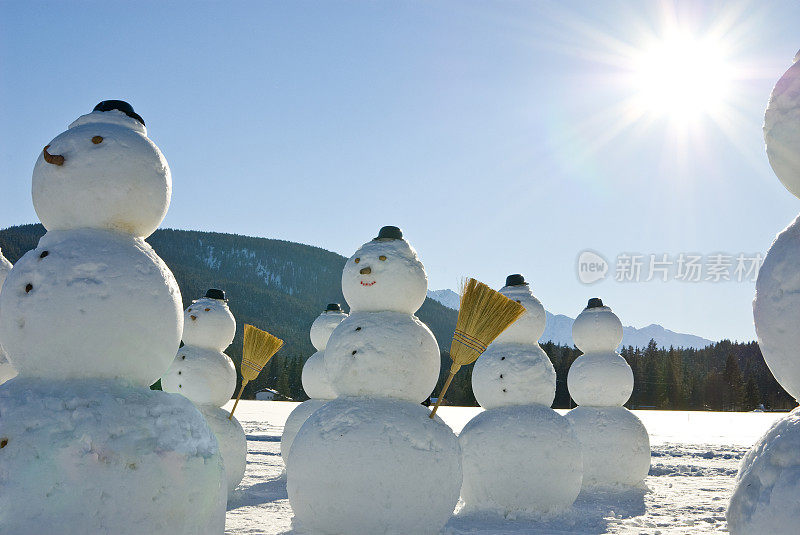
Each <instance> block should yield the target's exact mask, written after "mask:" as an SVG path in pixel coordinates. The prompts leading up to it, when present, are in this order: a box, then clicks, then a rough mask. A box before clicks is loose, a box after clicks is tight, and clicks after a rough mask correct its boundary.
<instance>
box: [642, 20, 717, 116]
mask: <svg viewBox="0 0 800 535" xmlns="http://www.w3.org/2000/svg"><path fill="white" fill-rule="evenodd" d="M726 56H727V54H726V51H725V50H724V49H723V47H722V46H721V45H720V43H718V42H714V40H712V39H709V38H705V39H698V38H695V37H693V36H691V35H687V34H677V33H676V34H674V35H670V36H667V37H664V38H663V39H661V40H658V41H655V42H653V43H652V44H650V45H649V46H646V47H645V48H644V49H643V50H642V51H641V52H639V53H637V54H635V55H634V56H633V58H631V59H632V65H631V74H632V76H631V83H632V86H633V87H632V89H633V91H634V97H633V105H634V106H636V107H637V108H638V110H637V111H638V112H639V113H641V114H642V115H648V114H649V115H655V116H659V117H667V118H669V119H675V120H679V121H681V122H687V121H688V122H690V121H693V120H696V119H700V118H703V117H706V116H711V117H714V116H716V115H718V114H719V113H721V112H722V111H723V110H724V109H725V106H726V104H727V103H728V101H729V99H730V96H731V85H732V82H733V80H732V76H731V68H730V65H729V61H728V58H727V57H726Z"/></svg>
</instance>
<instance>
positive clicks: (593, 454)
mask: <svg viewBox="0 0 800 535" xmlns="http://www.w3.org/2000/svg"><path fill="white" fill-rule="evenodd" d="M572 339H573V340H574V341H575V345H576V346H577V347H578V349H580V350H581V351H582V352H583V355H581V356H580V357H578V358H577V360H575V362H573V363H572V366H570V368H569V373H568V374H567V388H568V389H569V394H570V396H572V399H573V400H575V403H577V404H578V405H580V406H579V407H576V408H574V409H572V410H571V411H569V412H568V413H567V420H569V421H570V423H571V424H572V428H573V429H574V430H575V433H576V434H577V435H578V439H579V440H580V442H581V445H582V448H583V486H584V488H586V487H617V486H621V485H622V486H634V485H638V484H639V483H641V482H642V481H644V478H645V477H647V473H648V472H649V470H650V437H649V436H648V434H647V429H645V427H644V425H643V424H642V422H641V420H639V418H637V417H636V416H635V415H634V414H633V413H632V412H630V411H629V410H628V409H626V408H625V407H623V406H622V405H623V404H624V403H625V402H626V401H628V398H629V397H630V396H631V393H632V392H633V371H632V370H631V367H630V366H629V365H628V363H627V362H626V361H625V359H624V358H622V357H621V356H620V355H619V353H617V352H616V348H617V347H618V346H619V344H620V342H622V323H621V322H620V321H619V318H618V317H617V316H616V314H614V313H613V312H612V311H611V309H610V308H609V307H607V306H604V305H603V301H602V300H600V299H598V298H597V297H595V298H593V299H590V300H589V305H588V306H587V307H586V308H585V309H584V310H583V312H581V313H580V314H579V315H578V317H577V318H575V322H574V323H573V324H572Z"/></svg>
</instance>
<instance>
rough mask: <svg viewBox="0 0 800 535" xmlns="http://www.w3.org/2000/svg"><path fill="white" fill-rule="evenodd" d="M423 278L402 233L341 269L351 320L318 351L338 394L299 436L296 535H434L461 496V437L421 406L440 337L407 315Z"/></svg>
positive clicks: (390, 232) (293, 470)
mask: <svg viewBox="0 0 800 535" xmlns="http://www.w3.org/2000/svg"><path fill="white" fill-rule="evenodd" d="M427 286H428V279H427V276H426V274H425V269H424V267H423V265H422V263H421V262H420V261H419V258H418V257H417V253H416V251H415V250H414V249H413V248H412V247H411V245H409V243H408V242H407V241H406V240H405V239H404V238H403V234H402V232H401V231H400V229H399V228H397V227H383V228H382V229H381V230H380V232H379V233H378V237H377V238H375V239H373V240H372V241H369V242H367V243H365V244H364V245H363V246H361V248H359V249H358V251H356V252H355V254H354V255H353V256H352V257H350V259H349V260H348V261H347V263H346V264H345V267H344V270H343V273H342V291H343V293H344V296H345V299H346V300H347V302H348V304H349V305H350V316H348V317H347V318H346V319H345V320H344V321H342V322H341V323H340V324H339V325H338V327H336V329H335V330H334V331H333V334H332V335H331V337H330V340H328V344H327V346H326V347H325V358H324V363H325V368H326V370H327V375H328V377H329V379H330V383H331V385H332V386H333V389H334V391H335V393H336V395H337V396H338V398H337V399H334V400H333V401H330V402H328V403H326V404H325V405H323V406H322V407H321V408H320V409H318V410H317V411H316V412H314V413H313V414H312V415H311V416H310V417H309V418H308V419H307V420H306V422H305V423H304V424H303V426H302V427H301V428H300V431H299V432H298V433H297V436H296V437H295V439H294V442H293V443H292V448H291V451H290V452H289V462H288V467H289V470H288V471H287V491H288V494H289V502H290V503H291V505H292V509H293V510H294V514H295V517H294V523H295V526H296V527H298V528H299V529H304V530H310V531H313V532H317V533H325V534H341V533H347V534H348V535H374V534H376V533H383V534H409V533H413V534H414V535H429V534H430V535H433V534H436V533H439V531H440V530H441V529H442V527H443V526H444V525H445V523H446V522H447V520H448V519H449V518H450V516H451V515H452V513H453V509H454V507H455V505H456V502H457V501H458V495H459V490H460V488H461V451H460V448H459V445H458V439H457V438H456V436H455V435H454V434H453V432H452V431H451V430H450V428H449V427H448V426H447V425H445V424H444V423H443V422H442V421H441V420H440V419H438V418H437V419H431V418H429V415H430V412H429V411H428V410H427V409H426V408H425V407H423V406H422V405H420V402H422V401H423V400H425V399H426V398H427V397H428V396H429V395H430V393H431V391H432V390H433V388H434V387H435V386H436V381H437V379H438V377H439V363H440V354H439V347H438V345H437V343H436V339H435V338H434V336H433V334H432V333H431V331H430V329H428V328H427V327H426V326H425V324H423V323H422V322H421V321H419V319H417V317H416V316H414V312H416V311H417V309H419V307H420V306H421V305H422V303H423V301H424V300H425V296H426V293H427Z"/></svg>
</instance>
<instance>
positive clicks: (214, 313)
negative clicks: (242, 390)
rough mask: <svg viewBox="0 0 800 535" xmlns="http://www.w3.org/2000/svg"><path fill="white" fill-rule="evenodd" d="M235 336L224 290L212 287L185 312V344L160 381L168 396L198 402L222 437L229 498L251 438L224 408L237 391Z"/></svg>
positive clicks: (216, 432)
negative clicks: (233, 357) (233, 353)
mask: <svg viewBox="0 0 800 535" xmlns="http://www.w3.org/2000/svg"><path fill="white" fill-rule="evenodd" d="M235 334H236V320H235V319H234V317H233V314H232V313H231V310H230V308H228V302H227V300H226V299H225V292H223V291H222V290H218V289H216V288H212V289H210V290H208V291H207V292H206V295H205V297H203V298H202V299H198V300H196V301H193V302H192V304H191V305H190V306H189V308H187V309H186V310H185V311H184V313H183V343H184V346H183V347H181V348H180V349H179V350H178V354H177V355H175V360H173V361H172V365H171V366H170V367H169V369H168V370H167V373H165V374H164V375H163V376H162V377H161V388H162V389H164V391H165V392H173V393H177V394H183V395H184V396H186V397H187V398H189V399H190V400H191V401H192V403H194V404H195V405H196V406H197V408H198V409H199V410H200V412H201V413H202V414H203V416H204V417H205V419H206V421H207V422H208V425H209V427H211V430H212V431H213V432H214V435H215V436H216V437H217V442H218V443H219V449H220V452H221V453H222V461H223V463H224V464H225V475H226V477H227V481H228V495H229V496H230V495H231V493H233V490H234V489H235V488H236V486H237V485H238V484H239V483H240V482H241V481H242V478H243V477H244V471H245V468H246V465H247V439H246V437H245V434H244V430H243V429H242V426H241V424H240V423H239V421H238V420H237V419H236V418H231V419H228V416H230V413H228V411H226V410H225V409H222V408H220V407H222V406H223V405H225V404H226V403H227V402H228V401H230V399H231V396H232V395H233V391H234V390H235V389H236V367H235V366H234V364H233V361H232V360H231V359H230V357H229V356H228V355H226V354H225V353H223V351H224V350H225V348H227V347H228V346H229V345H231V342H233V337H234V335H235Z"/></svg>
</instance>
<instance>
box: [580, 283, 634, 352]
mask: <svg viewBox="0 0 800 535" xmlns="http://www.w3.org/2000/svg"><path fill="white" fill-rule="evenodd" d="M572 340H573V341H574V342H575V345H576V346H578V349H580V350H581V351H583V352H584V353H589V352H593V351H615V350H616V349H617V346H619V344H620V342H622V322H621V321H619V318H618V317H617V315H616V314H614V313H613V312H611V309H610V308H609V307H607V306H604V305H603V301H602V300H601V299H600V298H598V297H593V298H592V299H589V304H588V305H587V306H586V308H584V309H583V312H581V313H580V314H578V317H577V318H575V322H574V323H573V324H572Z"/></svg>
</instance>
